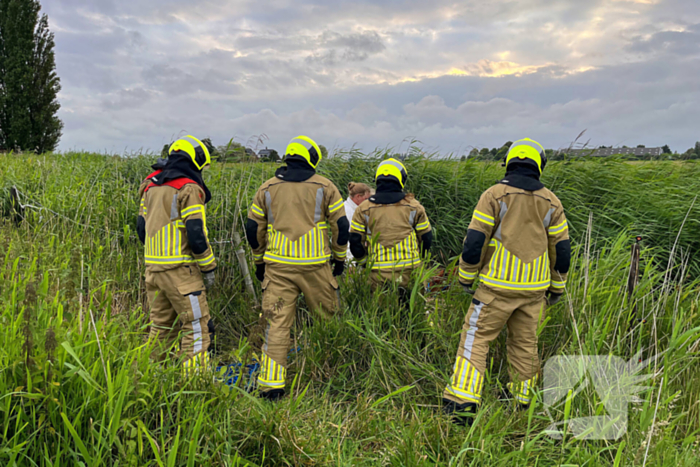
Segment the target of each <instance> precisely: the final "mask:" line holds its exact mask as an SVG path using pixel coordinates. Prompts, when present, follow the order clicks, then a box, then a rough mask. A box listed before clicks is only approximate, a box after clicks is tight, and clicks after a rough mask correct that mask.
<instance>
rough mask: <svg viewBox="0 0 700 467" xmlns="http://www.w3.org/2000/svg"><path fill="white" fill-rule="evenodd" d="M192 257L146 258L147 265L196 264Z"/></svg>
mask: <svg viewBox="0 0 700 467" xmlns="http://www.w3.org/2000/svg"><path fill="white" fill-rule="evenodd" d="M194 262H195V260H194V259H193V258H192V257H191V256H146V264H177V263H194Z"/></svg>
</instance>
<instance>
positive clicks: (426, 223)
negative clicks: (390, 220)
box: [416, 221, 430, 230]
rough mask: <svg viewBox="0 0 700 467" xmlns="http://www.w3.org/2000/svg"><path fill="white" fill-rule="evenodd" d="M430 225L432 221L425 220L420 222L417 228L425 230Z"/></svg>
mask: <svg viewBox="0 0 700 467" xmlns="http://www.w3.org/2000/svg"><path fill="white" fill-rule="evenodd" d="M429 227H430V222H428V221H425V222H423V223H420V224H418V225H417V226H416V230H425V229H427V228H429Z"/></svg>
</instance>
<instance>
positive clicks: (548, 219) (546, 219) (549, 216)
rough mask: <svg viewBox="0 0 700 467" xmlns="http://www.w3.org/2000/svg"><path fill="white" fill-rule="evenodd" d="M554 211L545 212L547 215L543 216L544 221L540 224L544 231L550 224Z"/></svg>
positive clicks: (552, 209) (553, 209)
mask: <svg viewBox="0 0 700 467" xmlns="http://www.w3.org/2000/svg"><path fill="white" fill-rule="evenodd" d="M554 211H556V209H555V208H549V211H547V215H546V216H544V220H543V221H542V223H543V224H544V228H545V229H547V228H549V224H550V223H551V222H552V214H554Z"/></svg>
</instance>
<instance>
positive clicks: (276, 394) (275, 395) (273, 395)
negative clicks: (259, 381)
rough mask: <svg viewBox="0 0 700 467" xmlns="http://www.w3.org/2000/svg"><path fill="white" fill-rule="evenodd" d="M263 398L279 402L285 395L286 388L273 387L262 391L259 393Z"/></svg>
mask: <svg viewBox="0 0 700 467" xmlns="http://www.w3.org/2000/svg"><path fill="white" fill-rule="evenodd" d="M258 395H259V396H260V397H261V398H262V399H267V400H269V401H271V402H277V401H278V400H280V399H281V398H282V397H284V389H271V390H270V391H260V393H259V394H258Z"/></svg>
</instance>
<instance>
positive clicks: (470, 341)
mask: <svg viewBox="0 0 700 467" xmlns="http://www.w3.org/2000/svg"><path fill="white" fill-rule="evenodd" d="M483 308H484V303H483V302H479V303H478V304H474V312H472V315H471V316H470V317H469V329H468V330H467V335H466V336H465V337H464V347H463V349H464V351H463V352H462V356H463V357H464V358H465V359H467V360H469V359H470V358H472V348H473V347H474V337H475V336H476V331H478V330H479V328H477V327H476V323H477V321H479V315H481V310H482V309H483Z"/></svg>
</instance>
